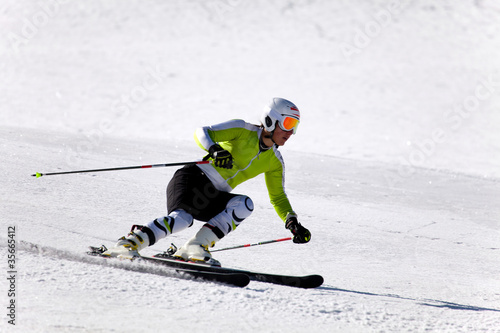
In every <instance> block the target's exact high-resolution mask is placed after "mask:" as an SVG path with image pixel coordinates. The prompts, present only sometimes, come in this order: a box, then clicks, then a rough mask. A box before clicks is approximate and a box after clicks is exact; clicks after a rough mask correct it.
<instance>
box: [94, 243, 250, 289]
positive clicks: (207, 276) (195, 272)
mask: <svg viewBox="0 0 500 333" xmlns="http://www.w3.org/2000/svg"><path fill="white" fill-rule="evenodd" d="M106 250H107V249H106V247H105V246H104V245H103V246H101V247H94V246H90V247H89V251H88V252H87V254H88V255H91V256H97V257H102V258H107V259H111V257H108V256H103V255H102V253H103V252H105V251H106ZM148 259H149V257H143V256H138V257H134V258H132V259H128V260H131V261H135V260H137V261H141V260H143V261H150V260H148ZM170 268H172V270H174V271H176V272H177V273H179V276H181V277H183V276H187V277H192V278H195V279H200V280H203V281H210V282H218V283H223V284H227V285H232V286H236V287H245V286H247V285H248V284H249V283H250V277H249V276H248V275H246V274H244V273H239V272H216V271H203V270H199V269H197V268H196V267H189V266H187V265H186V266H184V267H181V266H179V267H175V266H170Z"/></svg>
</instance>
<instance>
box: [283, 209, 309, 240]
mask: <svg viewBox="0 0 500 333" xmlns="http://www.w3.org/2000/svg"><path fill="white" fill-rule="evenodd" d="M285 228H287V229H288V230H290V231H291V232H292V234H293V242H294V243H299V244H302V243H307V242H309V241H310V240H311V233H310V232H309V230H307V229H306V228H304V227H303V226H302V224H300V223H299V221H298V220H297V218H296V217H295V216H290V217H288V218H287V220H286V222H285Z"/></svg>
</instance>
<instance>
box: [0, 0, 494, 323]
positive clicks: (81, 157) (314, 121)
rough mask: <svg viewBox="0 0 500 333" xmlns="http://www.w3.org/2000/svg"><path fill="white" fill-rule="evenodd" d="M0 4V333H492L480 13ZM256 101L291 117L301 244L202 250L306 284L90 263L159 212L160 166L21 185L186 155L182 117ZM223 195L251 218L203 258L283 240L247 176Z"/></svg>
mask: <svg viewBox="0 0 500 333" xmlns="http://www.w3.org/2000/svg"><path fill="white" fill-rule="evenodd" d="M0 14H1V15H2V20H1V21H0V22H1V23H0V24H1V25H2V29H1V30H2V35H1V38H0V50H1V51H0V52H1V53H0V73H1V76H2V78H3V80H2V87H1V90H0V91H1V92H0V112H1V113H0V114H1V117H2V118H1V123H0V152H1V156H2V158H1V160H0V165H1V170H2V176H3V177H1V178H0V193H1V202H2V204H1V216H0V223H1V226H2V230H3V231H2V233H0V258H3V259H1V263H2V264H1V265H2V271H3V272H4V273H3V276H4V277H3V278H0V281H1V282H0V295H2V296H1V298H0V300H1V306H2V308H3V309H4V313H2V320H1V322H0V331H1V332H4V331H5V332H114V331H135V332H151V331H158V332H179V331H182V332H194V331H199V330H211V331H215V332H233V331H241V332H254V331H264V332H306V331H309V330H310V328H311V327H315V328H317V331H319V332H382V331H385V332H423V331H433V332H499V331H500V329H498V327H500V292H499V290H500V279H499V276H500V275H499V273H500V272H499V269H498V267H500V265H499V264H500V255H499V251H500V244H499V236H500V232H499V230H500V225H499V223H498V221H499V218H500V208H499V206H500V205H499V201H498V198H499V197H500V174H499V170H500V168H499V167H500V140H499V136H500V134H499V133H500V122H499V120H500V119H499V117H500V112H499V108H500V98H499V97H500V94H499V90H500V72H499V66H498V65H499V62H498V59H500V54H499V53H500V47H499V46H500V45H499V44H500V39H499V37H498V32H499V28H500V24H499V22H500V20H499V19H500V7H499V6H498V4H497V3H496V2H494V1H492V0H491V1H488V0H484V1H474V2H473V1H463V2H459V3H458V2H454V1H440V2H439V3H434V2H432V1H424V0H420V1H418V0H414V1H335V2H333V1H331V2H328V1H297V2H291V1H252V2H243V1H225V0H217V1H215V0H214V1H191V2H185V1H180V0H178V1H168V2H162V1H153V0H150V1H127V2H123V1H121V2H118V1H107V2H104V3H101V2H97V1H85V2H72V1H60V2H55V0H54V1H43V2H37V1H23V2H19V1H9V2H6V3H5V4H2V5H1V6H0ZM272 96H282V97H285V98H290V99H291V100H293V101H294V102H296V104H297V105H298V106H299V108H300V109H301V111H302V114H303V120H302V123H301V126H300V128H299V132H298V133H297V135H296V136H295V137H293V138H292V140H291V141H289V142H288V143H287V146H286V147H283V149H281V150H282V153H283V155H284V157H285V160H286V162H287V193H288V195H289V197H290V199H291V201H292V204H293V206H294V209H295V210H296V211H297V212H298V213H299V215H300V220H301V221H302V223H303V224H304V225H306V226H307V227H308V228H309V229H310V230H311V232H312V235H313V239H312V241H311V242H310V243H309V244H306V245H296V244H293V243H291V242H290V243H280V244H272V245H265V246H261V247H255V248H251V249H241V250H234V251H227V252H220V253H218V254H217V258H218V259H219V260H221V261H222V263H223V264H225V265H227V266H232V267H241V268H248V269H254V270H262V271H268V272H278V273H290V274H311V273H318V274H322V275H323V276H324V277H325V284H324V285H323V286H322V287H320V288H318V289H314V290H299V289H293V288H288V287H280V286H273V285H268V284H263V283H257V282H252V283H251V284H250V285H249V286H248V287H246V288H243V289H240V288H231V287H227V286H222V285H218V284H213V283H202V282H194V281H189V280H184V279H179V278H176V277H165V276H161V275H158V274H153V273H155V272H156V271H155V269H153V268H152V267H144V270H145V273H141V272H136V271H134V267H133V266H131V265H127V264H126V263H122V264H116V265H117V266H119V267H113V265H111V264H104V263H102V262H100V261H98V260H92V258H90V259H89V258H88V257H87V256H85V255H84V252H85V250H86V247H87V246H88V245H100V244H103V243H104V244H107V245H110V244H112V243H113V242H114V241H115V240H116V239H117V238H118V237H120V236H122V235H123V234H124V233H126V232H127V231H128V229H129V228H130V226H131V225H132V224H142V223H147V222H148V221H149V220H151V219H153V218H156V217H159V216H163V215H164V213H165V194H164V191H165V186H166V184H167V182H168V181H169V179H170V177H171V176H172V174H173V172H174V171H175V169H171V168H165V169H154V170H135V171H123V172H107V173H95V174H80V175H67V176H52V177H42V178H40V179H35V178H33V177H30V175H31V174H33V173H34V172H37V171H38V172H51V171H58V170H60V171H64V170H74V169H87V168H100V167H103V168H104V167H113V166H126V165H137V164H151V163H163V162H170V161H172V162H175V161H185V160H193V159H198V158H200V157H201V156H202V152H201V151H200V150H199V148H197V147H196V145H195V144H194V142H193V140H192V133H193V132H194V129H195V128H196V127H198V126H201V125H205V124H211V123H215V122H219V121H223V120H227V119H229V118H244V119H246V120H248V121H253V122H257V119H258V116H259V114H260V110H261V107H262V105H263V104H264V103H266V102H267V100H268V99H269V98H270V97H272ZM236 192H238V193H245V194H247V195H249V196H251V197H252V199H253V200H254V203H255V205H256V209H255V211H254V213H253V214H252V216H251V217H250V218H249V219H248V220H247V221H245V222H244V223H243V224H242V225H241V226H240V227H239V228H238V230H236V231H235V232H234V233H233V234H231V235H230V236H228V237H226V238H225V239H223V240H221V242H220V243H219V244H218V245H217V246H218V247H219V246H220V247H226V246H232V245H238V244H243V243H249V242H258V241H263V240H268V239H273V238H279V237H282V236H283V237H284V236H287V235H288V232H287V231H286V230H285V229H284V228H283V225H282V223H281V222H280V221H279V220H278V218H277V216H276V214H275V212H274V211H273V209H272V207H271V206H270V204H269V203H268V198H267V194H266V189H265V185H264V182H263V178H262V177H258V178H256V179H255V180H252V181H250V182H248V183H245V184H242V185H241V186H240V187H238V188H237V189H236ZM9 226H15V227H16V234H15V239H16V240H17V251H18V252H17V260H16V265H17V271H18V273H17V280H16V283H17V284H16V296H15V298H14V299H15V301H16V306H17V308H16V315H17V317H16V326H15V327H14V326H12V325H9V324H8V322H7V320H8V319H9V318H8V317H7V316H6V314H7V312H6V310H7V309H6V307H7V306H8V304H9V303H8V302H9V301H10V300H11V299H12V297H8V295H7V294H8V290H9V287H10V286H9V282H8V280H7V277H8V273H7V272H8V270H9V269H8V267H7V254H8V252H7V249H8V248H7V241H8V234H7V229H8V227H9ZM199 226H201V224H199V223H198V224H195V227H193V228H191V229H189V230H187V231H185V232H183V233H180V234H176V235H173V236H172V237H171V238H170V239H167V240H164V241H163V242H160V243H158V244H156V245H155V246H153V247H152V248H150V249H146V250H145V251H144V253H145V254H154V253H156V252H158V251H163V250H164V249H166V248H167V247H168V246H169V244H170V242H174V243H176V244H182V243H183V242H184V241H185V240H187V239H188V238H189V237H190V236H191V235H192V234H194V233H195V232H196V231H197V227H199ZM32 244H36V245H37V246H38V249H34V248H33V246H32ZM156 273H158V272H156ZM164 273H165V272H164Z"/></svg>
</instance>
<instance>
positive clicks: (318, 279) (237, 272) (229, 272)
mask: <svg viewBox="0 0 500 333" xmlns="http://www.w3.org/2000/svg"><path fill="white" fill-rule="evenodd" d="M90 249H91V250H90V251H89V252H87V253H88V254H90V255H94V256H102V253H103V252H105V251H106V247H105V246H104V245H103V246H101V247H90ZM102 257H104V258H109V257H107V256H102ZM133 260H142V261H145V262H150V263H153V264H157V265H162V266H167V267H170V268H172V269H174V270H176V271H178V272H180V273H185V274H188V275H191V276H194V277H197V278H201V279H203V280H208V281H217V282H221V283H226V284H231V285H236V286H238V287H245V286H246V285H247V284H248V283H249V282H250V281H251V280H252V281H259V282H266V283H272V284H277V285H283V286H289V287H296V288H305V289H309V288H317V287H319V286H321V285H322V284H323V281H324V280H323V277H322V276H321V275H317V274H314V275H305V276H293V275H283V274H269V273H260V272H254V271H249V270H243V269H236V268H227V267H219V266H210V265H207V264H204V263H196V262H191V261H183V260H180V259H177V258H175V257H173V256H172V255H171V254H170V253H169V252H163V253H158V254H156V255H154V256H152V257H150V256H137V257H136V258H134V259H133Z"/></svg>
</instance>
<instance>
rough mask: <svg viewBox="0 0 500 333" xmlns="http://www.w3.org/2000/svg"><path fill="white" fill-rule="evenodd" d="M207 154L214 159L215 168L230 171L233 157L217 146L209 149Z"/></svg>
mask: <svg viewBox="0 0 500 333" xmlns="http://www.w3.org/2000/svg"><path fill="white" fill-rule="evenodd" d="M208 153H209V154H210V156H212V158H213V159H214V164H215V166H216V167H220V168H224V169H231V168H232V167H233V155H231V153H230V152H228V151H227V150H225V149H224V148H222V147H221V146H219V145H218V144H215V145H213V146H212V147H210V149H209V150H208Z"/></svg>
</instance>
